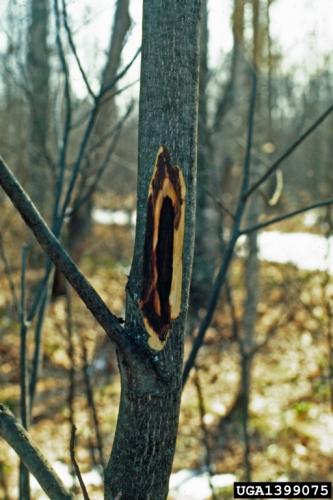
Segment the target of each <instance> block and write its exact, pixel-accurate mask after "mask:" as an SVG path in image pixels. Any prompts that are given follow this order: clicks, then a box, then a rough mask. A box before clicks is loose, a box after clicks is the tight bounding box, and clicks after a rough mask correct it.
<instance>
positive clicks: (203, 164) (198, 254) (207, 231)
mask: <svg viewBox="0 0 333 500" xmlns="http://www.w3.org/2000/svg"><path fill="white" fill-rule="evenodd" d="M201 11H202V15H201V30H200V72H199V124H198V182H197V211H196V233H195V246H194V261H193V272H192V281H191V294H190V305H191V316H195V315H196V313H197V311H198V308H200V307H205V306H206V302H207V298H208V291H209V290H210V289H211V287H212V283H213V275H214V269H215V259H216V250H217V246H218V224H217V214H216V210H214V207H213V206H212V202H211V199H210V197H209V194H208V193H209V192H212V183H213V179H214V171H213V170H212V162H211V155H210V153H211V151H210V144H209V137H208V130H207V102H206V101H207V95H206V94H207V81H208V62H207V49H208V25H207V17H208V15H207V0H204V1H203V2H202V8H201Z"/></svg>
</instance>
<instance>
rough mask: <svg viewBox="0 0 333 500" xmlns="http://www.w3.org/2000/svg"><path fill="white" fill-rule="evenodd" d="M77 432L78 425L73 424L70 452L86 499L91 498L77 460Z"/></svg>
mask: <svg viewBox="0 0 333 500" xmlns="http://www.w3.org/2000/svg"><path fill="white" fill-rule="evenodd" d="M75 434H76V427H75V425H73V426H72V430H71V444H70V454H71V461H72V464H73V467H74V470H75V474H76V477H77V478H78V481H79V483H80V487H81V490H82V494H83V498H84V500H90V498H89V495H88V492H87V488H86V485H85V484H84V481H83V479H82V475H81V471H80V467H79V465H78V463H77V461H76V458H75Z"/></svg>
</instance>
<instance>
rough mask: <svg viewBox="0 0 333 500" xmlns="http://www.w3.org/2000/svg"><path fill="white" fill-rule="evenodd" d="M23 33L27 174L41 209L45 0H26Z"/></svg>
mask: <svg viewBox="0 0 333 500" xmlns="http://www.w3.org/2000/svg"><path fill="white" fill-rule="evenodd" d="M29 9H30V15H29V20H30V25H29V29H28V33H27V77H28V88H29V103H28V104H29V137H28V153H29V174H30V186H31V196H32V199H33V200H34V201H35V202H37V203H38V205H39V206H40V209H41V210H42V211H43V212H44V210H45V208H46V205H45V201H46V198H45V196H46V193H47V190H46V189H45V186H47V185H48V181H49V180H50V179H49V172H48V170H47V162H46V156H47V155H46V151H47V138H48V116H49V77H50V65H49V48H48V46H47V37H48V26H49V0H30V3H29Z"/></svg>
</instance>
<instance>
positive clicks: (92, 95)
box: [62, 0, 96, 100]
mask: <svg viewBox="0 0 333 500" xmlns="http://www.w3.org/2000/svg"><path fill="white" fill-rule="evenodd" d="M62 11H63V18H64V26H65V31H66V33H67V38H68V42H69V46H70V48H71V49H72V52H73V55H74V57H75V60H76V63H77V65H78V68H79V71H80V73H81V76H82V79H83V81H84V83H85V85H86V87H87V90H88V93H89V94H90V95H91V97H92V98H93V99H94V100H95V99H96V95H95V94H94V92H93V90H92V88H91V86H90V84H89V81H88V77H87V75H86V72H85V71H84V69H83V66H82V64H81V61H80V58H79V56H78V53H77V50H76V47H75V43H74V40H73V36H72V31H71V29H70V26H69V22H68V14H67V7H66V2H65V0H62Z"/></svg>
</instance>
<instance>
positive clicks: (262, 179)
mask: <svg viewBox="0 0 333 500" xmlns="http://www.w3.org/2000/svg"><path fill="white" fill-rule="evenodd" d="M332 111H333V104H332V105H331V106H330V107H329V108H328V109H327V110H326V111H324V113H322V114H321V115H320V116H319V118H317V120H316V121H315V122H314V123H312V125H310V127H309V128H307V129H306V130H305V132H304V133H303V134H302V135H300V137H299V138H298V139H296V141H295V142H293V143H292V144H291V145H290V146H289V147H288V148H287V149H286V151H285V152H284V153H283V154H282V155H281V156H280V157H279V158H278V159H277V160H275V162H274V163H273V165H272V166H271V167H270V168H269V169H268V170H267V171H266V173H265V174H264V175H263V176H262V177H260V179H258V180H257V181H256V182H255V183H254V184H252V186H251V187H250V189H249V190H248V191H247V192H246V193H245V194H244V198H245V199H248V197H249V196H250V195H251V194H252V193H253V192H254V191H256V189H258V187H259V186H261V184H262V183H263V182H265V181H266V180H267V179H268V177H269V176H270V175H271V174H272V173H273V172H275V170H276V169H277V168H278V167H279V166H280V165H281V163H282V162H283V161H284V160H285V159H286V158H288V156H290V155H291V153H293V152H294V151H295V149H296V148H297V147H298V146H299V145H300V144H301V143H302V142H303V141H305V139H306V138H307V137H308V136H309V135H310V134H312V132H314V131H315V130H316V128H317V127H318V126H319V125H320V124H321V123H322V122H323V121H324V120H325V119H326V118H327V117H328V116H329V115H330V114H331V113H332Z"/></svg>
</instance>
